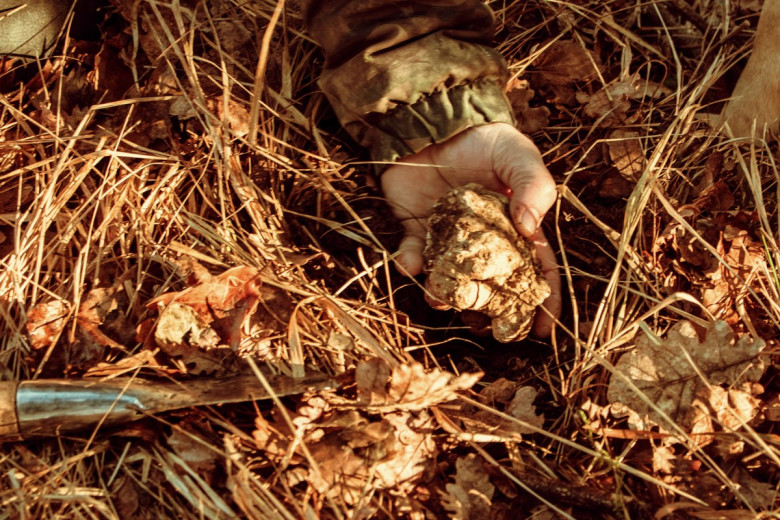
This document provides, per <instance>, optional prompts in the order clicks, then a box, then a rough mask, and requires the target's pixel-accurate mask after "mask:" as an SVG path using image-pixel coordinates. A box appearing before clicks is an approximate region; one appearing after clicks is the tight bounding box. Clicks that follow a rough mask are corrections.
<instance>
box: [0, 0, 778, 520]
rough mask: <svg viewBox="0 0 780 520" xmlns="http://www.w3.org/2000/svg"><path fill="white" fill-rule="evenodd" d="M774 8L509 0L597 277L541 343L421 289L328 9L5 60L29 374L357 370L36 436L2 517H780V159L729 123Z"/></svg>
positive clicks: (8, 213)
mask: <svg viewBox="0 0 780 520" xmlns="http://www.w3.org/2000/svg"><path fill="white" fill-rule="evenodd" d="M760 4H761V3H760V2H746V1H743V2H715V1H713V0H697V1H696V2H692V1H683V0H662V1H658V2H628V1H624V0H609V1H605V2H601V1H600V2H596V1H590V0H583V1H577V2H541V1H535V0H532V1H530V2H520V1H511V2H492V3H491V5H492V7H493V8H494V9H495V11H496V20H497V23H498V32H497V36H496V45H497V47H498V49H499V50H500V51H501V52H502V53H503V54H504V56H505V57H506V58H507V61H508V63H509V66H510V70H511V72H512V82H511V83H510V87H509V91H510V92H509V97H510V99H511V100H512V102H513V106H514V107H515V110H516V111H517V113H518V123H519V125H520V127H521V128H523V129H524V130H525V131H527V132H533V135H532V137H533V138H534V141H535V142H536V143H537V144H538V145H539V147H540V148H541V150H542V152H543V155H544V159H545V162H546V164H548V166H549V168H550V170H551V172H552V173H553V175H554V177H555V178H556V180H557V181H558V183H559V185H560V194H561V196H560V198H559V202H558V204H557V205H556V206H555V208H553V210H552V211H551V212H550V214H549V215H548V217H547V218H546V220H545V227H546V232H547V236H548V237H550V238H551V239H552V240H553V242H554V244H555V246H556V247H557V252H558V255H559V259H560V263H561V270H562V275H563V276H564V279H565V282H566V284H565V285H566V287H567V288H568V289H567V292H566V294H567V297H568V301H567V302H566V306H565V309H564V313H563V317H562V318H561V320H560V323H559V324H558V326H557V327H556V329H555V331H554V333H553V337H552V338H551V339H550V340H544V341H538V340H526V341H524V342H521V343H515V344H508V345H504V344H499V343H497V342H495V341H493V340H492V339H491V338H486V337H481V336H478V335H473V334H471V333H470V332H469V331H468V327H462V326H461V325H460V321H459V320H460V319H461V318H460V317H459V316H457V313H455V312H454V311H448V312H446V313H442V312H434V311H431V310H429V307H428V306H427V305H426V303H425V301H424V298H423V293H424V290H423V288H422V281H421V280H416V281H414V283H413V282H412V281H411V280H409V279H407V278H404V277H403V276H401V275H400V274H399V273H397V272H396V270H395V268H394V266H393V260H392V252H393V251H394V248H395V246H396V245H397V241H398V238H399V230H400V226H399V225H398V224H397V223H396V222H394V221H393V220H392V218H391V217H390V215H391V212H390V211H389V210H388V209H387V208H386V206H385V205H384V203H383V202H382V198H381V194H380V193H379V191H378V190H377V189H376V187H375V186H374V184H373V180H372V179H371V177H370V175H369V168H370V167H369V166H368V165H366V164H365V163H364V162H361V159H363V158H364V157H363V155H361V154H362V153H363V152H362V151H361V150H358V149H356V147H355V146H354V145H353V144H352V143H351V142H350V141H349V140H348V139H347V138H346V137H345V134H344V133H343V132H342V131H341V130H340V129H339V127H338V125H337V123H336V122H335V119H334V116H333V114H332V112H331V111H330V109H329V108H328V106H327V102H326V101H325V100H324V99H323V97H322V96H321V94H320V93H319V92H318V89H317V87H316V84H315V78H316V76H317V71H318V70H319V67H320V66H321V64H322V56H321V54H320V51H319V50H318V49H317V47H316V46H315V45H314V44H313V43H312V42H311V41H310V40H309V39H308V38H307V36H306V35H305V33H304V32H303V27H302V22H301V19H300V17H301V14H300V11H299V8H298V6H297V5H296V4H295V2H287V5H285V6H284V9H277V3H276V2H271V1H267V0H259V1H252V2H244V1H238V0H228V1H223V2H219V1H216V0H178V1H175V2H166V1H158V2H149V1H145V0H142V1H129V0H111V3H110V5H108V6H107V7H105V8H101V9H98V10H95V11H94V12H93V13H91V17H87V18H85V19H81V20H78V21H76V22H74V23H79V24H86V25H90V24H91V26H92V27H93V28H94V29H96V31H95V32H96V36H95V37H94V38H91V39H90V38H88V37H86V36H80V35H77V34H76V33H73V35H72V37H71V38H68V39H66V40H64V41H63V42H61V43H60V45H59V46H58V47H57V49H56V52H55V54H54V55H52V57H50V58H47V59H45V60H41V61H40V62H37V63H27V62H24V61H23V60H20V59H11V58H2V59H0V374H2V378H3V379H5V380H20V379H27V378H32V377H58V378H59V377H113V376H115V375H120V374H121V375H134V376H138V377H145V378H175V379H178V380H181V381H186V380H187V379H188V378H192V377H196V376H197V377H213V376H214V375H217V374H218V375H223V376H224V375H228V376H229V375H231V374H244V373H254V371H253V368H252V362H256V363H262V364H265V365H267V366H268V367H270V368H271V369H272V370H274V371H275V372H277V373H280V374H284V375H289V376H299V375H302V374H307V373H310V372H314V371H319V372H323V373H327V374H329V375H330V376H332V377H335V378H337V379H338V381H339V386H338V388H335V389H332V390H323V391H319V392H310V393H307V394H303V395H300V396H287V397H284V398H278V399H275V400H271V401H266V402H257V403H246V404H232V405H224V406H218V407H210V408H198V409H191V410H181V411H177V412H169V413H166V414H162V415H160V416H158V417H150V418H149V419H147V420H144V421H141V422H138V423H134V424H132V425H127V426H126V427H123V428H121V429H107V428H96V429H95V431H87V432H84V434H83V435H78V436H68V437H66V436H62V437H60V438H57V439H50V440H36V441H34V442H27V443H25V442H19V443H7V444H4V445H3V446H2V452H1V453H2V454H1V455H0V504H2V508H0V518H81V517H84V518H184V519H187V518H193V519H194V518H234V517H246V518H287V519H292V518H368V517H377V518H405V517H408V518H414V519H422V518H446V517H453V518H463V519H466V518H486V517H491V518H522V517H530V516H532V515H533V517H534V518H657V519H666V520H669V519H685V518H740V519H741V518H757V517H769V516H770V515H772V514H776V511H777V510H778V507H780V501H779V500H778V485H779V484H780V454H779V453H778V441H777V435H776V433H777V432H776V430H777V420H778V414H777V413H776V408H777V395H778V393H780V388H779V387H778V383H777V366H778V364H777V355H778V344H777V337H778V330H779V329H780V327H778V325H780V277H779V276H778V274H777V267H778V265H780V249H779V248H778V245H777V241H778V222H779V219H780V217H778V213H777V192H778V186H779V185H780V184H779V183H778V180H779V178H778V174H777V167H776V156H777V145H776V144H766V143H757V142H752V143H745V142H741V141H738V140H734V139H728V138H726V137H724V136H722V135H721V134H720V133H719V132H718V128H716V127H714V126H712V125H711V124H710V121H712V120H714V118H712V117H709V116H710V115H712V114H716V113H718V112H719V111H720V109H721V107H722V104H723V101H724V100H725V99H726V98H727V97H728V96H729V94H730V90H731V87H732V85H733V84H734V80H735V78H736V77H737V76H738V74H739V72H740V71H741V68H742V67H743V63H744V60H743V58H744V57H745V56H746V55H747V53H748V52H749V50H750V47H751V42H752V40H751V36H752V30H753V29H754V28H755V24H756V21H757V16H758V13H757V9H758V8H759V7H760ZM279 5H280V6H281V4H279ZM266 35H267V37H265V36H266ZM350 161H351V162H350ZM463 319H464V321H468V320H470V319H473V317H469V316H468V313H464V315H463ZM473 328H478V327H473ZM762 345H763V347H762ZM249 360H253V361H251V362H250V361H249ZM480 378H481V379H480ZM612 401H619V402H620V403H622V405H623V408H622V410H623V411H624V412H627V411H630V413H629V414H628V415H625V414H622V413H621V412H620V410H619V407H618V406H617V405H614V404H611V403H612Z"/></svg>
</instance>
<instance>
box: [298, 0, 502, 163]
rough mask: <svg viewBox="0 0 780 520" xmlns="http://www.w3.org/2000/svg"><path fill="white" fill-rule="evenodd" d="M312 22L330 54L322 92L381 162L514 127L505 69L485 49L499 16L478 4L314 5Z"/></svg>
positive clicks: (389, 1)
mask: <svg viewBox="0 0 780 520" xmlns="http://www.w3.org/2000/svg"><path fill="white" fill-rule="evenodd" d="M304 18H305V22H306V25H307V27H308V30H309V33H310V34H311V36H312V37H313V38H314V40H315V41H316V42H317V43H319V44H320V45H321V46H322V47H323V49H324V51H325V65H324V68H323V71H322V75H321V77H320V79H319V85H320V87H321V88H322V90H323V91H324V92H325V94H326V95H327V97H328V99H329V100H330V103H331V105H332V106H333V108H334V110H335V112H336V114H337V116H338V118H339V120H340V121H341V124H342V125H343V126H344V128H345V129H346V130H347V131H348V132H349V134H350V135H351V136H352V137H353V138H354V139H355V140H356V141H357V142H358V143H360V144H361V145H363V146H364V147H366V148H368V149H369V151H370V152H371V156H372V158H373V159H374V160H375V161H379V162H382V163H385V166H386V163H388V162H393V161H396V160H397V159H399V158H402V157H404V156H406V155H410V154H413V153H416V152H418V151H420V150H422V149H423V148H425V147H426V146H428V145H430V144H433V143H439V142H442V141H445V140H446V139H448V138H449V137H451V136H453V135H455V134H457V133H459V132H462V131H463V130H466V129H467V128H470V127H473V126H478V125H482V124H486V123H492V122H505V123H510V124H514V116H513V113H512V110H511V107H510V105H509V103H508V101H507V99H506V96H505V94H504V86H505V83H506V79H507V69H506V64H505V62H504V60H503V58H502V57H501V55H500V54H498V53H497V52H495V51H494V50H492V49H491V48H490V47H488V46H487V45H486V43H487V42H488V41H489V39H490V38H491V37H492V35H493V14H492V12H491V11H490V9H489V8H488V7H487V6H485V5H484V4H483V3H482V2H481V1H480V0H422V1H414V0H308V1H305V2H304ZM380 169H381V165H380Z"/></svg>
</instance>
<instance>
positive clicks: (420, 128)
mask: <svg viewBox="0 0 780 520" xmlns="http://www.w3.org/2000/svg"><path fill="white" fill-rule="evenodd" d="M488 123H509V124H511V125H514V124H515V118H514V114H513V112H512V108H511V105H510V104H509V101H508V100H507V98H506V95H505V93H504V87H503V82H502V81H499V80H497V79H495V78H484V79H477V80H473V81H470V82H468V83H464V84H461V85H457V86H454V87H450V88H447V89H443V90H440V91H436V92H432V93H430V94H428V95H426V96H423V97H422V98H421V99H419V100H418V101H416V102H415V103H412V104H408V105H399V106H397V107H396V108H394V109H392V110H390V111H388V112H385V113H381V114H380V113H376V112H374V113H370V114H367V115H366V116H365V117H364V119H363V121H353V122H351V123H349V124H348V125H347V126H346V130H347V131H348V132H349V133H350V134H351V135H352V137H353V138H355V140H357V141H358V142H359V143H360V144H362V145H363V146H365V147H366V148H368V150H369V151H370V153H371V157H372V158H373V160H374V161H377V163H378V164H377V165H376V167H375V168H376V173H377V174H381V173H382V172H383V171H384V170H385V169H387V168H388V167H389V166H390V165H391V163H393V162H395V161H397V160H399V159H402V158H403V157H406V156H408V155H412V154H414V153H417V152H419V151H420V150H422V149H423V148H425V147H427V146H430V145H432V144H436V143H441V142H444V141H446V140H447V139H449V138H450V137H453V136H454V135H456V134H458V133H460V132H462V131H464V130H467V129H469V128H472V127H475V126H480V125H484V124H488Z"/></svg>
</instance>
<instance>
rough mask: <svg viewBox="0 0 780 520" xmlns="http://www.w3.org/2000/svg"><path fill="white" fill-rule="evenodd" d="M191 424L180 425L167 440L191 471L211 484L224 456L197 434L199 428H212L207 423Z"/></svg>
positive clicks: (184, 422)
mask: <svg viewBox="0 0 780 520" xmlns="http://www.w3.org/2000/svg"><path fill="white" fill-rule="evenodd" d="M191 423H192V421H190V420H185V421H182V422H181V423H179V424H178V425H177V427H176V428H175V429H174V430H173V432H172V433H171V434H170V435H169V436H168V438H167V442H168V446H170V447H171V448H172V449H173V451H174V452H175V453H176V454H177V455H178V456H179V457H180V458H181V460H182V461H183V462H185V463H186V464H187V465H188V466H189V467H190V469H192V470H193V471H194V472H196V473H197V474H198V475H199V476H200V477H201V478H202V479H203V480H205V481H206V482H208V483H211V482H213V481H214V477H215V475H214V472H215V471H216V469H217V466H218V464H220V463H221V461H222V460H224V458H223V454H221V453H219V452H218V451H217V450H215V449H213V448H211V443H209V442H208V441H207V440H205V439H204V438H203V435H202V434H201V433H199V432H197V428H198V426H203V425H205V427H207V428H210V426H208V425H207V424H206V422H205V421H197V424H191Z"/></svg>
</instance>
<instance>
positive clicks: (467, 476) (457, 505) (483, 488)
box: [440, 453, 496, 520]
mask: <svg viewBox="0 0 780 520" xmlns="http://www.w3.org/2000/svg"><path fill="white" fill-rule="evenodd" d="M455 470H456V473H455V482H454V483H448V484H447V486H446V492H440V493H441V494H442V500H441V501H442V506H444V509H446V510H447V511H449V513H450V518H452V519H453V520H477V519H478V520H482V519H485V518H490V507H491V505H492V500H493V494H494V493H495V490H496V488H495V486H494V485H493V484H492V483H491V482H490V477H489V476H488V474H487V472H486V471H485V467H484V466H483V465H482V460H481V459H480V458H479V457H477V455H476V454H474V453H469V454H468V455H467V456H465V457H460V458H459V459H458V460H457V461H455Z"/></svg>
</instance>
